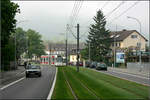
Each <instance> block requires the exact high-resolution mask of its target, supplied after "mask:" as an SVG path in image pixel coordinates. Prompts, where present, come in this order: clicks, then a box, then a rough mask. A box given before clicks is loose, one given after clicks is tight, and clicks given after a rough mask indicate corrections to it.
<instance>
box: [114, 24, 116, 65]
mask: <svg viewBox="0 0 150 100" xmlns="http://www.w3.org/2000/svg"><path fill="white" fill-rule="evenodd" d="M116 34H117V25H116ZM115 66H116V35H114V67H115Z"/></svg>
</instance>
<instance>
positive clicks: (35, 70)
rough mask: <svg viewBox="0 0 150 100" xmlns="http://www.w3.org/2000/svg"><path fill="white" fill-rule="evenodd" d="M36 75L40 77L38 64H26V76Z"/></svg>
mask: <svg viewBox="0 0 150 100" xmlns="http://www.w3.org/2000/svg"><path fill="white" fill-rule="evenodd" d="M32 74H34V75H38V76H39V77H41V75H42V73H41V67H40V66H39V65H28V66H27V67H26V77H29V75H32Z"/></svg>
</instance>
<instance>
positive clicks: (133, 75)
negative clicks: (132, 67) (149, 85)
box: [109, 70, 150, 79]
mask: <svg viewBox="0 0 150 100" xmlns="http://www.w3.org/2000/svg"><path fill="white" fill-rule="evenodd" d="M109 71H110V72H115V73H121V74H125V75H130V76H134V77H138V78H143V79H150V78H147V77H142V76H138V75H135V74H129V73H126V72H117V71H114V70H109Z"/></svg>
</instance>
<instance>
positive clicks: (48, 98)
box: [47, 67, 58, 100]
mask: <svg viewBox="0 0 150 100" xmlns="http://www.w3.org/2000/svg"><path fill="white" fill-rule="evenodd" d="M57 70H58V69H57V67H56V74H55V77H54V81H53V84H52V87H51V90H50V92H49V94H48V97H47V100H50V99H51V97H52V94H53V91H54V88H55V84H56V78H57Z"/></svg>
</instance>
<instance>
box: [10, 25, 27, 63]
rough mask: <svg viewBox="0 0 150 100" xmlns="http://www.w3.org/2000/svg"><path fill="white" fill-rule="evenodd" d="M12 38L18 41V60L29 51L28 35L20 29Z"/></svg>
mask: <svg viewBox="0 0 150 100" xmlns="http://www.w3.org/2000/svg"><path fill="white" fill-rule="evenodd" d="M12 36H13V38H14V39H15V40H16V58H17V60H18V59H19V58H20V56H21V55H22V54H23V53H24V52H26V51H27V35H26V32H25V31H24V30H23V29H22V28H20V27H18V28H17V29H16V31H15V33H13V34H12Z"/></svg>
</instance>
